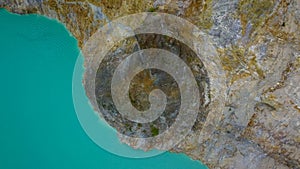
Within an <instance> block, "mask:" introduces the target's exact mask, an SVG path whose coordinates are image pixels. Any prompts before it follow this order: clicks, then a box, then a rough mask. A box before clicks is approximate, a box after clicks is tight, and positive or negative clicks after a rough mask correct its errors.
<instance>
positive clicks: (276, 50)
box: [0, 0, 300, 169]
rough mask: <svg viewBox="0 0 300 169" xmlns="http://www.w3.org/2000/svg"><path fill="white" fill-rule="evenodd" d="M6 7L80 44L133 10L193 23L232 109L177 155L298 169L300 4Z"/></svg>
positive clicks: (217, 164) (192, 0)
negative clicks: (217, 64)
mask: <svg viewBox="0 0 300 169" xmlns="http://www.w3.org/2000/svg"><path fill="white" fill-rule="evenodd" d="M0 7H4V8H6V9H7V10H9V11H11V12H14V13H18V14H29V13H37V14H41V15H45V16H48V17H50V18H55V19H57V20H59V21H60V22H62V23H64V24H65V25H66V27H67V28H68V29H69V31H70V32H71V33H72V34H73V36H74V37H76V38H77V40H78V44H79V47H82V45H83V44H84V42H85V41H87V39H88V38H89V37H90V36H91V35H92V34H93V33H94V32H95V31H96V30H97V29H98V28H99V27H101V26H102V25H104V24H105V23H107V22H109V21H110V20H113V19H115V18H118V17H120V16H126V15H128V14H132V13H137V12H145V11H157V12H165V13H170V14H174V15H177V16H180V17H183V18H185V19H187V20H189V21H190V22H192V23H193V24H195V25H197V26H198V27H199V28H200V29H201V30H202V31H203V32H205V33H207V34H209V35H210V36H211V38H212V39H213V41H214V45H215V47H216V48H217V51H218V54H219V59H220V61H221V63H222V66H223V69H224V70H225V73H226V88H227V96H226V98H227V99H226V103H225V104H226V107H225V109H224V110H223V116H222V117H221V119H222V120H221V122H220V123H218V124H214V126H215V127H214V128H213V129H211V135H210V136H209V137H205V138H203V139H202V140H201V141H199V137H201V136H200V131H199V130H197V128H198V127H197V124H196V126H194V130H193V131H192V132H191V133H190V134H189V135H188V137H187V138H186V139H185V140H184V141H182V142H181V143H180V144H179V145H178V146H177V147H175V148H174V149H173V150H172V151H174V152H184V153H186V154H187V155H189V156H191V157H192V158H194V159H197V160H201V161H202V162H203V163H205V164H207V165H208V166H209V167H210V168H278V169H279V168H280V169H281V168H300V161H299V159H300V154H299V152H300V87H299V82H300V81H299V79H300V77H299V74H300V44H299V41H300V24H299V22H300V2H299V0H259V1H256V0H233V1H225V0H203V1H198V0H187V1H179V0H178V1H177V0H174V1H173V0H149V1H146V0H123V1H122V0H103V1H97V0H87V1H81V0H79V1H71V0H4V1H3V0H2V1H0ZM199 125H200V124H199ZM201 125H202V124H201Z"/></svg>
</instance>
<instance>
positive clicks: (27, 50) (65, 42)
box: [0, 9, 206, 169]
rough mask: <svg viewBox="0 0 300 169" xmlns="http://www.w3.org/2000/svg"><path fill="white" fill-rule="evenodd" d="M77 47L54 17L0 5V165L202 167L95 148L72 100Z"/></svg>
mask: <svg viewBox="0 0 300 169" xmlns="http://www.w3.org/2000/svg"><path fill="white" fill-rule="evenodd" d="M78 56H79V49H78V47H77V42H76V40H75V39H74V38H73V37H72V36H70V35H69V33H68V31H67V30H66V29H65V27H64V26H63V25H62V24H60V23H59V22H57V21H55V20H50V19H47V18H45V17H42V16H38V15H27V16H19V15H14V14H10V13H8V12H7V11H6V10H4V9H0V77H1V81H0V82H1V83H0V93H1V94H0V99H1V100H0V106H1V109H0V132H1V137H0V168H1V169H77V168H78V169H204V168H206V167H205V166H203V165H202V164H201V163H199V162H198V161H193V160H191V159H190V158H189V157H187V156H185V155H183V154H173V153H163V154H161V155H158V156H155V157H151V158H143V159H131V158H124V157H120V156H116V155H113V154H111V153H109V152H107V151H105V150H103V149H101V148H100V147H99V146H97V145H96V144H95V143H94V142H93V141H92V140H91V139H90V138H89V137H88V136H87V135H86V133H85V132H84V130H83V129H82V127H81V125H80V123H79V121H78V119H77V116H76V113H75V110H74V105H73V100H72V75H73V69H74V65H75V62H76V59H77V57H78Z"/></svg>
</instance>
